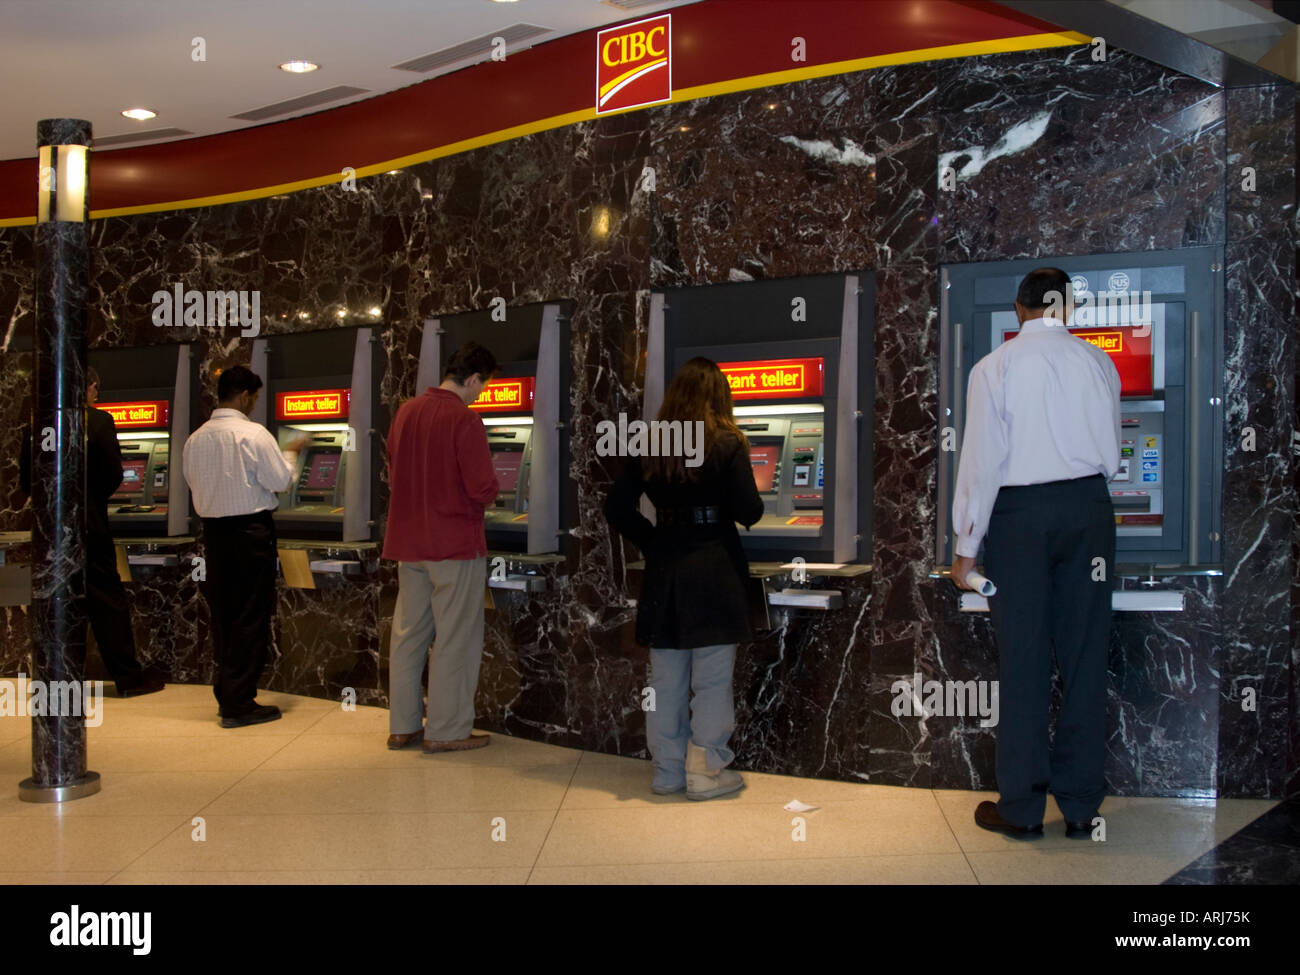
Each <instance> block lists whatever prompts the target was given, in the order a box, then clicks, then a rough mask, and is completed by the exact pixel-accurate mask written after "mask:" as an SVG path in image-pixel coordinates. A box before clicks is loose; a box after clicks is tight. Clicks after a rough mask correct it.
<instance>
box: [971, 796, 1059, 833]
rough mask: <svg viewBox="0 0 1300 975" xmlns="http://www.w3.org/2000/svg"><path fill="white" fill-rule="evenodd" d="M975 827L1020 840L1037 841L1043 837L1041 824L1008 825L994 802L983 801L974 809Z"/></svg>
mask: <svg viewBox="0 0 1300 975" xmlns="http://www.w3.org/2000/svg"><path fill="white" fill-rule="evenodd" d="M975 825H976V826H978V827H980V828H981V829H987V830H992V831H993V832H994V833H1006V834H1007V835H1008V836H1014V837H1015V838H1016V839H1021V840H1029V839H1037V838H1038V837H1040V836H1042V835H1043V824H1042V823H1039V824H1038V825H1037V826H1017V825H1016V824H1015V823H1008V822H1007V821H1006V820H1005V819H1003V818H1002V817H1001V815H999V814H998V804H997V803H996V802H988V801H985V802H981V803H980V804H979V805H978V806H976V807H975Z"/></svg>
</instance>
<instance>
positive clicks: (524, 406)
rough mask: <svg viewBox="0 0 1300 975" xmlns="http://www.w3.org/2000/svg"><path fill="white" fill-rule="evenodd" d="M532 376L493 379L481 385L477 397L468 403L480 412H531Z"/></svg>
mask: <svg viewBox="0 0 1300 975" xmlns="http://www.w3.org/2000/svg"><path fill="white" fill-rule="evenodd" d="M533 385H534V379H533V377H532V376H519V377H518V378H515V379H493V380H492V381H491V382H489V383H487V385H485V386H484V387H483V392H481V393H479V396H478V399H476V400H475V401H474V402H473V403H470V404H469V408H470V409H471V410H477V411H478V412H480V413H506V412H514V413H519V412H523V413H531V412H533Z"/></svg>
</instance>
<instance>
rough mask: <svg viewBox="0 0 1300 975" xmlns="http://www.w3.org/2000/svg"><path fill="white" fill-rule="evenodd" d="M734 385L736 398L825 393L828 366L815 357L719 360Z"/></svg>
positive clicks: (784, 396) (732, 395)
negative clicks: (736, 360) (742, 360)
mask: <svg viewBox="0 0 1300 975" xmlns="http://www.w3.org/2000/svg"><path fill="white" fill-rule="evenodd" d="M718 368H719V369H721V370H722V374H723V375H724V376H726V377H727V382H728V383H729V384H730V385H731V398H732V399H795V398H801V397H816V396H821V395H822V390H823V388H824V386H825V379H826V376H825V373H826V365H825V360H823V359H822V358H821V357H820V356H818V357H816V358H811V359H754V360H753V361H751V362H719V363H718Z"/></svg>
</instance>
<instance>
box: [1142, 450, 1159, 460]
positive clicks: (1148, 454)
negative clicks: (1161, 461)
mask: <svg viewBox="0 0 1300 975" xmlns="http://www.w3.org/2000/svg"><path fill="white" fill-rule="evenodd" d="M1142 457H1143V459H1146V458H1147V457H1155V458H1157V459H1158V458H1159V457H1160V451H1159V450H1158V449H1156V448H1153V447H1143V448H1142Z"/></svg>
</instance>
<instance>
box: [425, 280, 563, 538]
mask: <svg viewBox="0 0 1300 975" xmlns="http://www.w3.org/2000/svg"><path fill="white" fill-rule="evenodd" d="M470 341H474V342H478V343H479V344H480V345H483V346H484V347H486V348H487V349H488V350H489V351H491V352H492V354H493V355H494V356H496V359H497V363H498V365H499V368H498V371H497V373H496V375H495V376H494V377H493V378H492V379H491V380H490V381H489V382H488V384H487V385H486V386H485V387H484V389H483V393H482V395H481V396H480V397H479V399H478V400H477V401H476V402H474V403H471V404H470V409H472V410H473V411H474V412H475V413H477V414H479V416H481V417H482V419H483V428H484V432H485V433H486V435H487V441H488V449H489V450H490V451H491V453H492V466H493V468H494V469H495V471H496V475H497V481H498V483H499V485H500V491H499V493H498V494H497V496H496V498H494V499H493V502H492V504H491V505H490V506H489V507H488V509H487V510H486V511H485V512H484V529H485V531H486V534H487V544H488V548H489V549H491V550H493V551H500V552H512V553H527V554H529V555H545V554H551V553H562V552H564V551H566V550H567V540H568V533H569V528H570V526H571V525H573V524H574V522H575V520H576V512H575V510H574V508H575V506H576V504H577V499H576V495H575V494H574V492H573V490H572V482H571V480H570V477H569V436H568V424H569V417H570V403H569V389H570V385H571V382H570V366H569V309H568V305H567V304H566V303H563V302H553V303H546V304H534V305H524V306H519V307H505V308H499V309H495V310H493V309H489V310H484V311H476V312H467V313H463V314H459V315H447V316H444V317H441V318H435V319H430V320H428V321H426V322H425V326H424V334H423V337H422V341H421V347H420V368H419V373H418V375H417V377H416V389H417V390H418V391H419V392H421V393H423V392H424V391H425V390H426V389H428V388H429V387H430V386H437V385H439V384H440V383H441V382H442V377H443V369H444V368H445V367H446V364H447V361H448V360H449V359H450V357H451V355H452V353H454V352H455V351H456V350H457V349H459V348H460V347H461V346H462V345H464V344H465V343H466V342H470Z"/></svg>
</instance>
